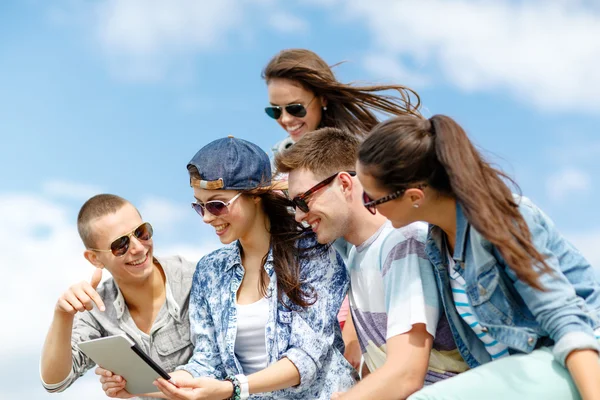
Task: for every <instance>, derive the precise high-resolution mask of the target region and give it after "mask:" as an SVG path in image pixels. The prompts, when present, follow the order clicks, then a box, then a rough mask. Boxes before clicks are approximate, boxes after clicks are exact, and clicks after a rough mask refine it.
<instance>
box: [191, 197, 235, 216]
mask: <svg viewBox="0 0 600 400" xmlns="http://www.w3.org/2000/svg"><path fill="white" fill-rule="evenodd" d="M241 195H242V193H241V192H240V193H238V194H236V195H235V196H234V197H233V198H232V199H231V200H229V201H228V202H227V203H225V202H224V201H221V200H211V201H207V202H206V203H204V204H202V203H192V208H193V209H194V210H195V211H196V212H197V213H198V214H199V215H200V216H201V217H204V210H205V209H206V211H208V212H209V213H211V214H212V215H214V216H215V217H218V216H220V215H225V214H227V213H228V212H229V209H228V208H227V207H229V206H230V205H231V203H233V202H234V201H235V200H236V199H237V198H238V197H240V196H241Z"/></svg>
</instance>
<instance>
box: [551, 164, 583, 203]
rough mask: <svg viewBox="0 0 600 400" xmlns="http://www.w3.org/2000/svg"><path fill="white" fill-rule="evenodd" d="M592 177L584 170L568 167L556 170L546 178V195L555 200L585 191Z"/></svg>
mask: <svg viewBox="0 0 600 400" xmlns="http://www.w3.org/2000/svg"><path fill="white" fill-rule="evenodd" d="M591 185H592V179H591V177H590V176H589V174H587V173H586V172H585V171H582V170H579V169H576V168H572V167H568V168H565V169H563V170H561V171H558V172H557V173H555V174H554V175H552V176H550V177H549V178H548V179H547V180H546V191H547V193H548V196H550V198H551V199H553V200H555V201H562V200H564V199H565V198H566V197H567V196H569V195H581V194H585V193H587V192H588V191H589V190H590V188H591Z"/></svg>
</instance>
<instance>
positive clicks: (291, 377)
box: [248, 358, 300, 394]
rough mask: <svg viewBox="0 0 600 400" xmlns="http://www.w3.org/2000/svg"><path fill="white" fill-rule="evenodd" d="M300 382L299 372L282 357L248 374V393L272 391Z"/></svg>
mask: <svg viewBox="0 0 600 400" xmlns="http://www.w3.org/2000/svg"><path fill="white" fill-rule="evenodd" d="M299 384H300V373H299V372H298V369H297V368H296V366H295V365H294V363H293V362H291V361H290V360H288V359H287V358H282V359H281V360H279V361H277V362H276V363H275V364H273V365H271V366H269V367H267V368H265V369H263V370H262V371H258V372H256V373H254V374H252V375H249V376H248V387H249V390H250V394H253V393H264V392H274V391H276V390H281V389H287V388H289V387H293V386H297V385H299Z"/></svg>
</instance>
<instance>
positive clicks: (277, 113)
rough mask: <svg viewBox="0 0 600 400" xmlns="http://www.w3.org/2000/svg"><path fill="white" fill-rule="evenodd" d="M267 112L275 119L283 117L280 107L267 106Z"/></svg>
mask: <svg viewBox="0 0 600 400" xmlns="http://www.w3.org/2000/svg"><path fill="white" fill-rule="evenodd" d="M265 112H266V113H267V115H268V116H269V117H271V118H273V119H279V118H280V117H281V108H280V107H265Z"/></svg>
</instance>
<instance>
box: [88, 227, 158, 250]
mask: <svg viewBox="0 0 600 400" xmlns="http://www.w3.org/2000/svg"><path fill="white" fill-rule="evenodd" d="M153 233H154V231H153V230H152V225H150V223H149V222H144V223H143V224H141V225H140V226H138V227H137V228H135V229H134V230H132V231H131V232H129V233H126V234H124V235H123V236H119V237H118V238H117V239H115V240H113V242H112V243H111V244H110V249H109V250H100V249H90V248H88V250H92V251H101V252H105V251H110V252H111V253H113V255H114V256H115V257H122V256H124V255H125V254H127V251H128V250H129V245H130V244H131V237H132V236H135V238H136V239H137V240H140V241H142V240H144V241H145V240H150V239H151V238H152V234H153Z"/></svg>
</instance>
